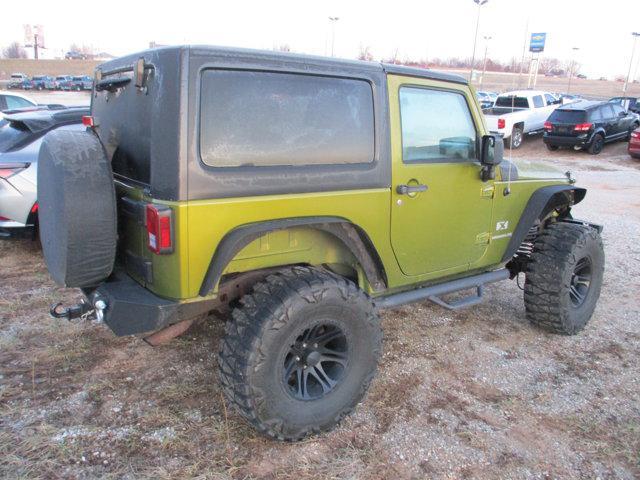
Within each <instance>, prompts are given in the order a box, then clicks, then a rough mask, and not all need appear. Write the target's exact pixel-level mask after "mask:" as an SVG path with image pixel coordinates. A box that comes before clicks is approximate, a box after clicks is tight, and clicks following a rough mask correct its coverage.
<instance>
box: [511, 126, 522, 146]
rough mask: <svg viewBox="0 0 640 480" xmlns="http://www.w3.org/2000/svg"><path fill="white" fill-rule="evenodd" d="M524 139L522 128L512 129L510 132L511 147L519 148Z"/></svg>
mask: <svg viewBox="0 0 640 480" xmlns="http://www.w3.org/2000/svg"><path fill="white" fill-rule="evenodd" d="M523 139H524V132H523V130H522V127H513V130H512V131H511V147H512V148H520V146H521V145H522V141H523Z"/></svg>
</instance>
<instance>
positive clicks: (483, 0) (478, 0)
mask: <svg viewBox="0 0 640 480" xmlns="http://www.w3.org/2000/svg"><path fill="white" fill-rule="evenodd" d="M473 1H474V3H476V4H477V5H478V16H477V18H476V34H475V36H474V37H473V53H472V54H471V71H470V72H469V81H471V80H473V64H474V62H475V61H476V44H477V43H478V27H479V26H480V7H482V5H484V4H485V3H487V2H488V1H489V0H473Z"/></svg>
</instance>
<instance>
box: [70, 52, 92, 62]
mask: <svg viewBox="0 0 640 480" xmlns="http://www.w3.org/2000/svg"><path fill="white" fill-rule="evenodd" d="M88 57H89V56H88V55H87V54H86V53H82V52H76V51H71V52H67V53H65V54H64V58H65V59H66V60H86V59H87V58H88Z"/></svg>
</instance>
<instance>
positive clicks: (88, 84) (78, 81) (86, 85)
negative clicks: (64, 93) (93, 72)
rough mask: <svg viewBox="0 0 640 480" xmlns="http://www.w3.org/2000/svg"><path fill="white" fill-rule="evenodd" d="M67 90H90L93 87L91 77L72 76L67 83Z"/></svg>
mask: <svg viewBox="0 0 640 480" xmlns="http://www.w3.org/2000/svg"><path fill="white" fill-rule="evenodd" d="M68 87H69V90H76V91H78V92H79V91H81V90H91V89H93V78H92V77H91V76H89V75H83V76H81V77H72V78H71V80H70V81H69V83H68Z"/></svg>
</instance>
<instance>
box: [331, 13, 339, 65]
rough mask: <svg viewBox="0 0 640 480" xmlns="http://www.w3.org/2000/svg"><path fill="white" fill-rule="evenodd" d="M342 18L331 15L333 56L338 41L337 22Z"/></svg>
mask: <svg viewBox="0 0 640 480" xmlns="http://www.w3.org/2000/svg"><path fill="white" fill-rule="evenodd" d="M338 20H340V17H329V21H330V22H331V56H332V57H333V47H334V46H335V43H336V22H337V21H338Z"/></svg>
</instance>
